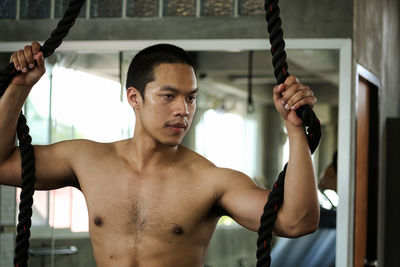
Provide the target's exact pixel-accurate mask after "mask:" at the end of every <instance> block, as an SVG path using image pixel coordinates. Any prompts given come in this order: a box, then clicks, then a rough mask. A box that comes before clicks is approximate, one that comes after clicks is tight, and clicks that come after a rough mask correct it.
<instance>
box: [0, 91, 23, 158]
mask: <svg viewBox="0 0 400 267" xmlns="http://www.w3.org/2000/svg"><path fill="white" fill-rule="evenodd" d="M30 90H31V88H23V87H17V86H14V85H10V86H9V87H8V88H7V90H6V91H5V93H4V95H3V97H2V98H1V99H0V133H1V137H2V138H0V163H2V162H4V161H5V160H7V159H8V157H10V156H11V154H12V152H13V151H14V150H15V133H16V129H17V122H18V117H19V114H20V112H21V109H22V106H23V104H24V102H25V100H26V98H27V97H28V95H29V92H30Z"/></svg>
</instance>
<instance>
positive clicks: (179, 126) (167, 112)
mask: <svg viewBox="0 0 400 267" xmlns="http://www.w3.org/2000/svg"><path fill="white" fill-rule="evenodd" d="M144 95H145V96H144V99H145V101H144V103H143V102H142V103H141V107H140V111H139V116H140V118H141V122H142V125H143V128H144V130H145V131H147V132H148V133H149V134H150V135H151V136H152V137H153V139H155V140H157V141H158V142H160V143H162V144H165V145H170V146H176V145H178V144H179V143H180V142H181V141H182V139H183V137H184V136H185V134H186V133H187V131H188V130H189V127H190V125H191V123H192V119H193V115H194V112H195V111H196V97H197V80H196V75H195V73H194V70H193V68H192V67H191V66H189V65H187V64H178V63H173V64H168V63H164V64H160V65H158V66H157V67H155V69H154V81H153V82H150V83H148V84H147V86H146V89H145V90H144Z"/></svg>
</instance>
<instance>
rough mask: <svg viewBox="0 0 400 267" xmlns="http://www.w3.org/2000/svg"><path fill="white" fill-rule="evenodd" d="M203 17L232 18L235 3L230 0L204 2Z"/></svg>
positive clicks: (208, 0)
mask: <svg viewBox="0 0 400 267" xmlns="http://www.w3.org/2000/svg"><path fill="white" fill-rule="evenodd" d="M201 15H202V16H232V15H233V1H232V0H229V1H226V0H203V1H202V7H201Z"/></svg>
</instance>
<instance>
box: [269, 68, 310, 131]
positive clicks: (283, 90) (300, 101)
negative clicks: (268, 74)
mask: <svg viewBox="0 0 400 267" xmlns="http://www.w3.org/2000/svg"><path fill="white" fill-rule="evenodd" d="M273 99H274V104H275V107H276V109H277V110H278V112H279V113H280V114H281V116H282V118H283V119H284V120H285V121H287V122H289V123H291V124H292V125H293V126H297V127H299V126H302V125H303V121H302V120H301V119H300V118H299V117H297V115H296V112H295V110H296V109H298V108H299V107H301V106H304V105H309V106H310V107H311V108H313V107H314V104H315V103H316V102H317V98H316V97H315V96H314V93H313V91H312V90H311V89H310V87H308V86H307V85H304V84H302V83H300V82H299V80H298V79H297V78H296V77H295V76H293V75H290V76H289V77H287V78H286V80H285V82H284V83H283V84H279V85H276V86H275V87H274V96H273Z"/></svg>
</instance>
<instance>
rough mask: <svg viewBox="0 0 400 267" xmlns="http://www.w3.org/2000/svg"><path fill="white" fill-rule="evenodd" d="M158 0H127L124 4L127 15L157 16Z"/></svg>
mask: <svg viewBox="0 0 400 267" xmlns="http://www.w3.org/2000/svg"><path fill="white" fill-rule="evenodd" d="M158 3H159V1H158V0H128V1H127V3H126V5H127V7H126V10H127V14H126V15H127V16H129V17H157V16H158Z"/></svg>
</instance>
